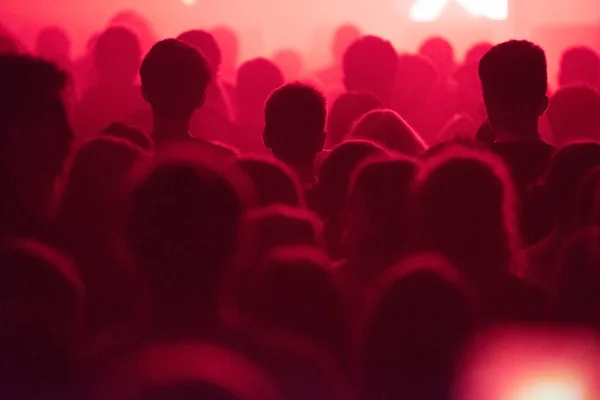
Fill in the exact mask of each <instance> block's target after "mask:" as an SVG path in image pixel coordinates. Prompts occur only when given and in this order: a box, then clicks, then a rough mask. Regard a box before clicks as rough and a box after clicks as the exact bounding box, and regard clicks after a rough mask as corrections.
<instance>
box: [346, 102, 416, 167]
mask: <svg viewBox="0 0 600 400" xmlns="http://www.w3.org/2000/svg"><path fill="white" fill-rule="evenodd" d="M350 137H351V138H353V139H364V140H372V141H374V142H376V143H379V144H381V145H382V146H384V147H385V148H387V149H389V150H392V151H397V152H399V153H402V154H405V155H408V156H419V155H421V154H422V153H423V152H424V151H425V150H427V145H426V144H425V142H424V141H423V139H422V138H421V136H420V135H419V134H418V133H417V132H415V131H414V129H413V128H412V127H411V126H410V125H409V124H408V123H407V122H406V121H405V120H404V119H402V117H400V116H399V115H398V114H397V113H396V112H394V111H392V110H374V111H370V112H368V113H367V114H365V115H364V116H363V117H362V118H361V119H359V120H358V121H357V122H356V124H355V125H354V128H353V129H352V133H351V134H350Z"/></svg>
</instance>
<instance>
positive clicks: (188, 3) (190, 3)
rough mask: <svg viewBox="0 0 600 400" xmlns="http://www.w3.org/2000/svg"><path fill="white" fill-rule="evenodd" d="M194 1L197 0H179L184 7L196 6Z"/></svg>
mask: <svg viewBox="0 0 600 400" xmlns="http://www.w3.org/2000/svg"><path fill="white" fill-rule="evenodd" d="M196 1H197V0H181V2H182V3H183V4H185V5H186V6H193V5H194V4H196Z"/></svg>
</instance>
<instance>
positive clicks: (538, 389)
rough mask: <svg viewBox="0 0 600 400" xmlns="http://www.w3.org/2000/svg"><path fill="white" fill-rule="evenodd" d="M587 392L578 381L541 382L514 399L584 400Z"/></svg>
mask: <svg viewBox="0 0 600 400" xmlns="http://www.w3.org/2000/svg"><path fill="white" fill-rule="evenodd" d="M584 392H585V390H584V388H583V387H582V385H580V384H579V383H578V382H576V381H567V380H553V381H541V382H538V383H534V384H531V385H528V386H526V387H524V388H522V389H521V390H519V391H518V393H517V394H516V395H515V396H514V397H513V399H514V400H584V399H585V398H586V396H585V393H584Z"/></svg>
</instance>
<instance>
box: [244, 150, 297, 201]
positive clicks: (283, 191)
mask: <svg viewBox="0 0 600 400" xmlns="http://www.w3.org/2000/svg"><path fill="white" fill-rule="evenodd" d="M238 165H239V166H240V167H241V169H242V170H243V171H244V172H245V173H246V174H247V175H248V176H249V177H250V180H251V181H252V183H253V184H254V190H255V192H256V195H257V206H258V207H267V206H271V205H276V204H284V205H288V206H290V207H298V208H301V207H302V206H303V205H304V198H303V194H302V192H301V188H300V183H299V182H298V180H297V179H296V176H295V175H294V172H293V171H291V170H290V169H289V168H288V167H287V166H286V165H285V164H283V163H281V162H277V161H275V160H270V159H261V158H252V157H242V158H241V159H240V160H239V161H238Z"/></svg>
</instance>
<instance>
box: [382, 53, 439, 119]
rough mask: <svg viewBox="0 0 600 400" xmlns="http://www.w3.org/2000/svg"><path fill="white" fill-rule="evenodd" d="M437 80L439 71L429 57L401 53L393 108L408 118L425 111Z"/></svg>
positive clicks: (393, 95)
mask: <svg viewBox="0 0 600 400" xmlns="http://www.w3.org/2000/svg"><path fill="white" fill-rule="evenodd" d="M437 81H438V73H437V71H436V69H435V66H434V65H433V63H432V62H431V61H430V60H429V59H428V58H426V57H423V56H420V55H412V54H403V55H401V56H400V58H399V59H398V73H397V74H396V80H395V83H394V93H393V94H392V108H393V109H394V110H395V111H396V112H397V113H398V114H400V115H401V116H402V117H403V118H406V119H408V120H410V119H411V118H414V117H415V116H417V115H418V114H421V113H423V110H424V109H426V107H427V103H428V101H429V99H430V95H431V91H432V89H433V87H434V85H435V83H436V82H437Z"/></svg>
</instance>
